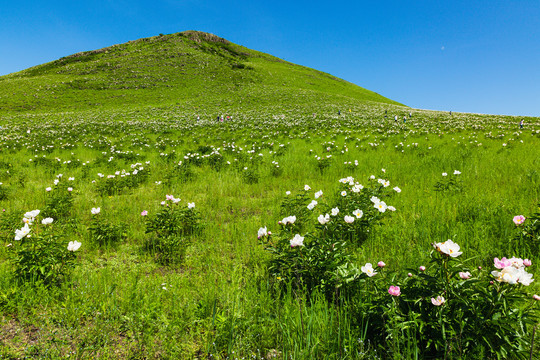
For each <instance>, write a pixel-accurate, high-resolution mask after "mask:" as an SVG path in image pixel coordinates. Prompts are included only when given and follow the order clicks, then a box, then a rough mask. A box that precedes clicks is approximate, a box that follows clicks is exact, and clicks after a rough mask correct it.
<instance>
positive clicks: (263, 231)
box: [257, 226, 268, 239]
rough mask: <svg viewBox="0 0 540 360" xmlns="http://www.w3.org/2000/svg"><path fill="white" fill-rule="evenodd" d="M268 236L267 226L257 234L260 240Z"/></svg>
mask: <svg viewBox="0 0 540 360" xmlns="http://www.w3.org/2000/svg"><path fill="white" fill-rule="evenodd" d="M267 235H268V230H267V229H266V226H265V227H262V228H259V231H258V232H257V237H258V238H259V239H260V238H262V237H264V236H267Z"/></svg>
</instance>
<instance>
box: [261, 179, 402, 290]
mask: <svg viewBox="0 0 540 360" xmlns="http://www.w3.org/2000/svg"><path fill="white" fill-rule="evenodd" d="M340 183H341V185H340V188H339V190H338V192H337V195H336V196H335V197H333V198H331V199H330V200H331V202H330V205H329V204H328V203H325V202H324V199H323V193H322V191H318V192H316V193H315V198H316V199H318V201H317V200H311V198H310V196H309V194H310V192H309V191H310V190H311V188H310V187H309V186H308V185H306V186H305V187H304V190H303V191H301V192H300V193H298V194H296V195H294V196H292V195H291V194H288V195H287V197H286V198H285V200H284V201H283V203H282V206H281V209H282V213H286V214H289V216H287V217H285V218H283V219H282V220H281V221H280V222H279V226H280V230H279V231H278V232H277V234H276V235H268V232H267V230H266V228H261V230H260V231H259V239H260V240H261V241H262V242H263V243H264V245H265V248H266V250H268V251H269V252H270V253H271V258H270V260H269V264H268V273H269V276H270V279H271V280H272V281H276V280H277V281H278V282H280V283H281V284H283V285H285V284H287V283H291V285H292V287H293V288H295V289H303V290H306V291H307V292H309V293H311V292H312V291H313V290H315V289H319V290H321V292H322V293H324V294H326V295H327V296H328V297H331V296H333V294H334V292H335V289H336V288H339V287H341V286H342V283H343V282H344V281H346V279H347V277H348V275H344V272H345V273H349V272H351V271H352V272H353V273H354V269H355V267H354V263H353V252H354V249H355V248H356V246H357V245H358V244H359V242H360V241H361V240H363V239H366V238H367V236H368V234H369V230H370V228H371V227H373V226H374V225H375V224H377V223H378V222H380V221H381V220H382V219H383V217H384V216H385V215H387V214H385V212H386V210H387V209H393V207H389V206H387V205H386V203H384V202H383V201H382V200H380V199H379V198H378V197H375V195H378V196H380V197H383V196H388V195H389V194H388V192H389V191H388V190H387V189H386V188H387V187H388V186H389V182H388V181H386V180H381V179H379V181H378V182H375V181H374V177H373V179H372V181H371V183H370V184H371V186H368V187H363V186H362V185H360V184H359V183H358V182H356V181H354V179H353V178H352V177H348V178H344V179H341V180H340ZM319 201H320V202H321V203H320V204H319ZM315 209H320V210H321V211H322V214H320V215H319V216H318V217H317V218H316V221H315V225H313V220H314V218H315V215H314V214H313V212H314V211H316V210H315ZM290 214H295V215H290ZM302 232H304V233H305V235H304V236H302V235H300V233H302Z"/></svg>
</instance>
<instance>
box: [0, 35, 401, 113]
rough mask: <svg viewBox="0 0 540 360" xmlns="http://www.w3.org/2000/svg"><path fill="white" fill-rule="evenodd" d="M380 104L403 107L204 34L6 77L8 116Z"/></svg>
mask: <svg viewBox="0 0 540 360" xmlns="http://www.w3.org/2000/svg"><path fill="white" fill-rule="evenodd" d="M318 102H324V103H327V104H328V103H336V104H342V103H358V102H368V103H371V102H375V103H383V104H394V105H400V104H398V103H397V102H395V101H392V100H390V99H387V98H385V97H383V96H381V95H379V94H376V93H374V92H372V91H369V90H366V89H364V88H361V87H359V86H357V85H354V84H352V83H349V82H347V81H344V80H342V79H339V78H336V77H334V76H332V75H329V74H326V73H323V72H320V71H317V70H313V69H310V68H307V67H304V66H300V65H295V64H292V63H290V62H287V61H284V60H281V59H279V58H277V57H274V56H272V55H268V54H265V53H262V52H259V51H255V50H251V49H248V48H246V47H243V46H240V45H236V44H234V43H232V42H230V41H228V40H226V39H223V38H221V37H219V36H216V35H213V34H209V33H204V32H200V31H184V32H181V33H176V34H171V35H159V36H154V37H149V38H143V39H139V40H134V41H130V42H127V43H124V44H119V45H113V46H110V47H106V48H103V49H98V50H92V51H85V52H81V53H77V54H73V55H69V56H66V57H63V58H60V59H58V60H55V61H52V62H49V63H46V64H43V65H38V66H35V67H32V68H29V69H26V70H23V71H20V72H17V73H13V74H10V75H6V76H2V77H0V108H1V110H0V111H1V112H8V113H14V112H15V113H20V112H62V111H75V110H76V111H80V110H91V109H107V108H117V107H119V106H121V107H128V108H138V107H149V106H181V107H186V108H189V107H193V108H199V109H208V110H215V109H216V110H217V109H221V108H223V107H225V108H227V109H230V108H237V109H242V108H251V109H254V108H257V107H261V106H264V107H268V106H279V107H282V108H299V107H300V108H304V110H305V111H307V112H309V111H310V110H309V107H310V104H313V103H318Z"/></svg>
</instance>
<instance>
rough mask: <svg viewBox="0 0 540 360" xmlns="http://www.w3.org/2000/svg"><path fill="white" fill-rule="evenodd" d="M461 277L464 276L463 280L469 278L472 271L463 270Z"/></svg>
mask: <svg viewBox="0 0 540 360" xmlns="http://www.w3.org/2000/svg"><path fill="white" fill-rule="evenodd" d="M459 277H460V278H462V279H463V280H467V279H469V278H470V277H471V273H470V272H468V271H467V272H462V271H460V272H459Z"/></svg>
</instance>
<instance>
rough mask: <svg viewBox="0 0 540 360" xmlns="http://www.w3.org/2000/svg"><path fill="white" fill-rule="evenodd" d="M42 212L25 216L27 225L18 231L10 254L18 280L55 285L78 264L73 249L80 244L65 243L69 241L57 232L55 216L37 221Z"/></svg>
mask: <svg viewBox="0 0 540 360" xmlns="http://www.w3.org/2000/svg"><path fill="white" fill-rule="evenodd" d="M39 213H40V211H39V210H33V211H30V212H27V213H26V214H25V215H24V218H23V221H24V223H25V225H24V226H23V227H22V228H21V229H18V230H16V231H15V240H14V241H13V243H11V244H9V252H10V253H9V255H10V260H11V263H12V265H13V274H14V276H15V278H16V279H18V280H19V281H41V282H43V283H44V284H46V285H52V284H55V283H57V282H58V281H59V280H60V279H61V278H62V277H64V276H65V275H67V274H69V272H70V270H71V269H72V268H73V267H74V266H75V258H76V257H75V254H74V252H75V251H77V250H78V249H79V247H80V246H81V243H79V242H77V241H72V242H70V243H69V244H67V246H66V242H65V241H63V240H62V239H61V238H60V237H59V236H58V235H56V234H55V233H54V231H53V230H54V229H53V228H54V225H53V224H52V223H53V219H52V218H44V219H43V220H42V221H41V224H40V223H37V217H38V215H39ZM34 222H36V223H35V224H34Z"/></svg>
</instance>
